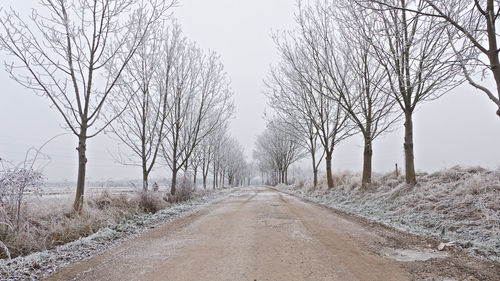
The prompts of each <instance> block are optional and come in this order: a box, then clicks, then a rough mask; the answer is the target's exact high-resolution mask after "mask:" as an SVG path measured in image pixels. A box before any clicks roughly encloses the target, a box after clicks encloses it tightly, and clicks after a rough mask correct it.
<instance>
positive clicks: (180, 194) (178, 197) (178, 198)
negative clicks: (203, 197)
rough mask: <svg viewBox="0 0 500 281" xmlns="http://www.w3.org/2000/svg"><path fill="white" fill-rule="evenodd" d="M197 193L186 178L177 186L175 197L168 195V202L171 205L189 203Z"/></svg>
mask: <svg viewBox="0 0 500 281" xmlns="http://www.w3.org/2000/svg"><path fill="white" fill-rule="evenodd" d="M194 191H195V186H194V184H193V183H192V182H191V181H190V180H189V179H187V178H186V177H184V178H183V179H182V181H181V182H180V183H179V184H178V185H177V188H176V192H175V195H173V196H171V195H170V194H168V197H167V201H168V202H170V203H179V202H184V201H188V200H190V199H191V198H192V197H193V193H194Z"/></svg>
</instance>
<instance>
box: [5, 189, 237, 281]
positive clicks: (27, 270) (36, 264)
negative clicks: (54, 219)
mask: <svg viewBox="0 0 500 281" xmlns="http://www.w3.org/2000/svg"><path fill="white" fill-rule="evenodd" d="M228 192H230V190H220V191H209V192H201V193H199V194H198V196H196V197H193V198H192V199H190V200H188V201H185V202H182V203H176V204H174V205H171V206H170V207H168V208H165V209H162V210H160V211H158V212H156V213H154V214H152V213H149V214H142V215H136V216H133V217H131V218H129V219H126V220H123V221H122V222H120V223H118V224H111V225H108V226H106V227H103V228H101V229H99V230H98V231H97V232H95V233H94V234H91V235H89V236H87V237H81V238H80V239H78V240H75V241H73V242H70V243H67V244H64V245H61V246H58V247H56V248H55V249H51V250H45V251H42V252H37V253H33V254H30V255H28V256H24V257H22V256H20V257H17V258H14V259H0V280H38V279H41V278H44V277H47V276H48V275H50V274H51V273H53V272H54V271H56V270H57V269H59V268H61V267H64V266H65V265H67V264H69V263H73V262H75V261H78V260H81V259H83V258H86V257H90V256H92V255H93V254H95V253H97V252H99V251H101V250H103V249H106V248H107V247H110V246H112V245H115V244H118V243H120V242H122V241H124V240H126V239H130V238H132V237H135V236H137V235H139V234H140V233H142V232H144V231H146V230H147V229H150V228H152V227H155V226H156V225H159V224H161V223H164V222H166V221H168V220H169V219H172V218H175V217H177V216H178V215H181V214H186V213H189V212H192V211H196V210H198V209H199V208H201V207H203V206H205V205H206V204H210V203H211V202H213V201H214V200H217V199H219V198H221V197H222V196H223V195H224V194H227V193H228Z"/></svg>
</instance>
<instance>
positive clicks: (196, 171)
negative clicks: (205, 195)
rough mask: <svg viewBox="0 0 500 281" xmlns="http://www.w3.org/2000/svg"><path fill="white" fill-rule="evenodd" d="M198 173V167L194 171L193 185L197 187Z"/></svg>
mask: <svg viewBox="0 0 500 281" xmlns="http://www.w3.org/2000/svg"><path fill="white" fill-rule="evenodd" d="M197 173H198V167H195V168H194V170H193V174H194V175H193V183H194V185H196V176H197Z"/></svg>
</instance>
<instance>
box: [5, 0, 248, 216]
mask: <svg viewBox="0 0 500 281" xmlns="http://www.w3.org/2000/svg"><path fill="white" fill-rule="evenodd" d="M40 4H41V6H42V7H41V8H42V9H33V12H32V14H31V16H30V17H29V18H28V19H24V18H23V17H21V16H20V15H19V14H18V13H17V12H16V11H13V10H5V11H3V14H2V15H1V16H0V28H1V30H0V49H2V50H4V51H5V52H6V53H7V54H9V55H12V56H13V57H14V58H15V59H14V60H13V61H12V62H9V63H7V64H6V65H7V71H8V72H9V74H10V76H11V77H12V78H13V79H14V80H15V81H17V82H18V83H20V84H21V85H22V86H24V87H26V88H28V89H31V90H34V91H35V92H36V93H38V94H41V95H43V96H46V97H48V98H49V99H50V101H51V102H52V105H53V107H54V108H55V110H57V111H58V112H59V113H60V114H61V116H62V117H63V119H64V121H65V125H66V127H67V129H68V130H69V131H70V132H72V133H73V134H74V135H75V136H76V137H77V139H78V147H77V153H78V176H77V187H76V196H75V201H74V204H73V208H74V210H75V211H80V210H81V208H82V203H83V195H84V188H85V173H86V165H87V157H86V151H87V141H88V139H90V138H92V137H95V136H97V135H99V134H100V133H102V132H104V131H108V132H110V133H113V135H114V136H116V137H117V138H118V139H119V140H120V141H121V142H122V143H124V144H125V145H126V146H127V147H128V148H129V151H131V153H126V154H124V155H121V156H122V157H121V160H122V162H123V163H125V164H133V165H137V166H139V167H141V170H142V176H143V189H144V190H148V177H149V175H150V173H151V171H152V170H153V169H154V168H155V167H156V166H158V164H162V165H164V166H167V167H168V168H169V169H170V171H171V172H172V184H171V189H170V193H171V194H172V195H173V194H175V192H176V182H177V175H178V173H179V171H180V170H181V169H182V170H183V172H184V174H186V173H187V172H188V170H192V171H193V173H194V178H195V180H196V174H197V171H198V168H200V167H201V170H202V174H203V183H204V185H205V186H206V180H207V175H208V171H209V169H211V170H213V174H214V177H215V178H217V176H219V175H220V180H219V182H220V184H224V180H223V179H224V178H225V177H226V178H228V179H229V182H230V184H232V183H234V182H235V181H240V177H242V175H240V174H244V172H242V171H243V170H244V166H245V165H246V164H245V160H244V155H243V152H242V150H241V147H239V145H238V144H236V143H235V142H234V141H233V140H231V139H230V138H229V137H228V136H227V133H226V129H225V128H226V127H227V123H228V120H229V119H230V118H231V116H232V115H233V103H232V91H231V89H230V85H229V79H228V78H227V76H226V73H225V72H224V68H223V65H222V63H221V61H220V58H219V57H218V56H217V55H216V54H215V53H213V52H208V53H207V52H205V51H203V50H201V49H200V48H199V47H198V46H197V45H196V44H195V43H194V42H191V41H190V40H188V39H187V38H185V37H184V36H183V35H182V32H181V30H180V28H179V26H178V25H177V24H176V23H175V22H174V21H171V20H170V19H169V18H170V11H171V9H172V8H173V7H174V6H175V5H176V0H172V1H163V0H145V1H132V0H126V1H123V0H106V1H98V0H92V1H87V0H73V1H62V0H42V1H40ZM226 143H227V144H226ZM228 148H230V149H229V150H228ZM229 158H231V161H236V160H234V159H238V161H239V162H238V163H231V164H229V163H228V162H229V160H228V159H229ZM233 158H234V159H233ZM237 167H239V168H237ZM212 168H213V169H212ZM214 182H216V181H214ZM214 186H215V185H214Z"/></svg>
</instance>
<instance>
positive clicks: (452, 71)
mask: <svg viewBox="0 0 500 281" xmlns="http://www.w3.org/2000/svg"><path fill="white" fill-rule="evenodd" d="M391 3H393V4H398V5H401V7H403V8H410V7H412V8H414V9H415V10H417V11H424V10H425V9H426V7H427V4H426V2H425V1H424V0H418V1H410V2H408V1H405V0H392V2H391ZM368 8H369V9H359V10H358V11H357V12H358V13H359V14H358V15H357V16H356V17H355V18H354V19H353V20H354V21H353V22H352V23H351V24H357V25H359V26H361V25H362V26H364V27H365V28H363V29H362V30H361V31H363V34H362V35H363V36H364V38H365V39H366V40H367V42H370V44H371V45H372V48H373V49H374V52H375V55H376V56H377V59H378V61H379V63H380V65H381V66H382V67H383V69H384V71H385V74H386V75H387V79H388V83H387V87H386V89H387V94H389V95H391V97H392V98H393V99H394V100H395V101H396V103H397V104H398V105H399V107H400V109H401V111H402V113H403V115H404V120H405V123H404V125H405V126H404V127H405V141H404V150H405V173H406V182H407V183H408V184H416V183H417V179H416V175H415V164H414V150H413V113H414V111H415V109H416V108H417V106H418V105H420V104H422V102H424V101H428V100H433V99H436V98H438V97H440V96H441V95H442V94H444V93H445V92H447V91H449V90H450V89H452V88H454V87H455V86H456V85H458V84H459V81H456V80H455V77H456V74H457V72H458V71H459V68H458V67H456V64H454V60H453V57H454V54H453V52H450V50H451V49H452V47H451V45H450V43H449V41H448V40H447V28H446V26H445V25H443V24H442V23H441V22H440V21H439V20H438V19H437V18H432V19H430V20H424V17H423V16H422V15H421V14H419V13H410V12H408V11H407V10H406V9H388V8H387V7H386V6H385V5H382V4H378V3H369V4H368Z"/></svg>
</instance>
